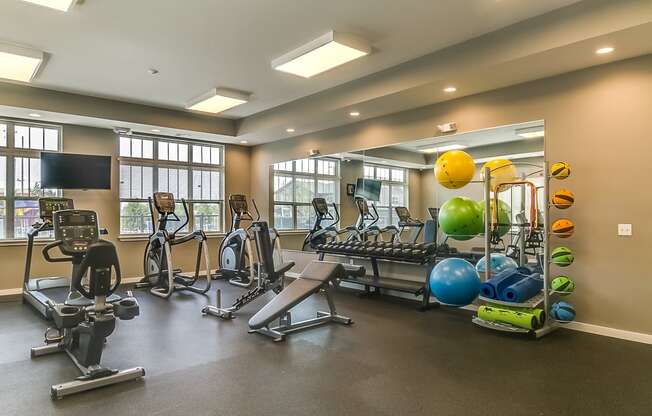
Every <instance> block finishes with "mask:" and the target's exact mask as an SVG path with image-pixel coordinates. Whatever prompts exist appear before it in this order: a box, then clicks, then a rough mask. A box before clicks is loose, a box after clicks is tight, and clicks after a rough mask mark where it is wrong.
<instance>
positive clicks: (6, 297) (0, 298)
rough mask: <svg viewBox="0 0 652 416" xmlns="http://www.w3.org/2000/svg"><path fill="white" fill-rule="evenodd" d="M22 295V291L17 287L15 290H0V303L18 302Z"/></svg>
mask: <svg viewBox="0 0 652 416" xmlns="http://www.w3.org/2000/svg"><path fill="white" fill-rule="evenodd" d="M22 294H23V289H22V288H20V287H18V288H15V289H2V290H0V302H14V301H17V300H20V298H21V296H22Z"/></svg>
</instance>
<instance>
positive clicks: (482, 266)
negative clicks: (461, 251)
mask: <svg viewBox="0 0 652 416" xmlns="http://www.w3.org/2000/svg"><path fill="white" fill-rule="evenodd" d="M517 267H518V263H516V260H514V259H513V258H511V257H507V256H506V255H504V254H501V253H491V274H496V273H500V272H502V271H503V270H510V269H511V270H515V269H516V268H517ZM475 269H476V270H477V271H478V273H484V272H485V270H486V269H487V256H484V257H483V258H481V259H480V260H479V261H478V264H476V265H475Z"/></svg>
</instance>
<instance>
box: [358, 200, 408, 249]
mask: <svg viewBox="0 0 652 416" xmlns="http://www.w3.org/2000/svg"><path fill="white" fill-rule="evenodd" d="M355 205H356V206H357V208H358V220H357V222H356V224H355V227H356V229H357V230H358V235H357V236H354V239H357V240H359V241H384V240H383V237H382V235H383V234H388V235H389V237H390V238H389V242H393V241H394V240H395V239H396V238H397V235H398V234H399V229H398V228H397V227H396V226H394V225H388V226H387V227H384V228H380V227H379V226H377V225H376V223H378V221H379V220H380V215H378V210H377V209H376V205H375V204H374V203H373V202H372V203H371V210H370V209H369V204H368V203H367V200H366V199H365V198H361V197H356V198H355ZM372 211H373V212H372Z"/></svg>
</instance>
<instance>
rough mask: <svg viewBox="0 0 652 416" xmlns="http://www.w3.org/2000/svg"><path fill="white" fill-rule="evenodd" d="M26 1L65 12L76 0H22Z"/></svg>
mask: <svg viewBox="0 0 652 416" xmlns="http://www.w3.org/2000/svg"><path fill="white" fill-rule="evenodd" d="M23 1H26V2H28V3H33V4H38V5H39V6H45V7H49V8H51V9H56V10H60V11H62V12H67V11H68V10H70V8H71V7H72V6H73V5H74V4H75V3H77V0H23Z"/></svg>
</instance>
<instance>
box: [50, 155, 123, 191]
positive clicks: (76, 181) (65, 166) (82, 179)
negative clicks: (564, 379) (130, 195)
mask: <svg viewBox="0 0 652 416" xmlns="http://www.w3.org/2000/svg"><path fill="white" fill-rule="evenodd" d="M41 188H48V189H111V156H99V155H78V154H72V153H51V152H43V153H41Z"/></svg>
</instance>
